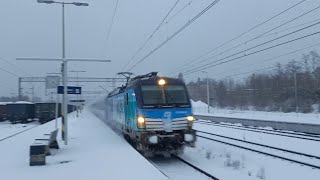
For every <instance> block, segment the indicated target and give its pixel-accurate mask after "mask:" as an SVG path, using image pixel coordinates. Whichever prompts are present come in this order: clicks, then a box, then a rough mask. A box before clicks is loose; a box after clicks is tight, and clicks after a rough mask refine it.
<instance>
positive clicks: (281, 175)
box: [181, 138, 320, 180]
mask: <svg viewBox="0 0 320 180" xmlns="http://www.w3.org/2000/svg"><path fill="white" fill-rule="evenodd" d="M181 157H182V158H183V159H185V160H187V161H189V162H190V163H192V164H194V165H197V166H198V167H199V168H201V169H203V170H205V171H206V172H208V173H210V174H214V175H215V176H216V177H219V178H220V179H223V180H235V179H236V180H249V179H256V180H259V179H266V180H284V179H290V180H300V179H308V180H318V179H319V178H320V170H318V169H312V168H310V167H306V166H301V165H299V164H295V163H291V162H288V161H284V160H280V159H277V158H272V157H270V156H266V155H262V154H258V153H254V152H251V151H247V150H243V149H239V148H237V147H232V146H228V145H224V144H221V143H218V142H213V141H209V140H206V139H202V138H198V140H197V143H196V148H186V151H185V153H184V154H183V155H182V156H181Z"/></svg>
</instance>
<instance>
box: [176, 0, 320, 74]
mask: <svg viewBox="0 0 320 180" xmlns="http://www.w3.org/2000/svg"><path fill="white" fill-rule="evenodd" d="M319 8H320V6H317V7H316V8H313V9H311V10H309V11H307V12H305V13H303V14H301V15H299V16H297V17H295V18H293V19H291V20H289V21H287V22H285V23H282V24H280V25H279V26H277V27H275V28H272V29H271V30H268V31H266V32H264V33H262V34H260V35H258V36H256V37H254V38H252V39H250V40H248V41H246V42H243V43H240V44H238V45H236V46H233V47H231V48H229V49H227V50H225V51H223V52H220V53H218V54H215V55H213V56H210V57H208V58H205V59H203V60H202V61H199V62H197V63H201V62H206V61H208V60H210V59H212V58H214V57H217V56H219V55H222V54H224V53H226V52H229V51H231V50H233V49H236V48H238V47H240V46H242V45H246V44H247V43H248V42H251V41H253V40H256V39H258V38H260V37H262V36H263V35H265V34H268V33H270V32H272V31H273V30H275V29H278V28H280V27H282V26H284V25H286V24H288V23H290V22H293V21H295V20H297V19H299V18H301V17H303V16H305V15H307V14H309V13H311V12H313V11H315V10H317V9H319ZM187 68H188V67H186V68H183V69H181V70H185V69H187Z"/></svg>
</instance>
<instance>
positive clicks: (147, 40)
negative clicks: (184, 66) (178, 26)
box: [122, 0, 180, 69]
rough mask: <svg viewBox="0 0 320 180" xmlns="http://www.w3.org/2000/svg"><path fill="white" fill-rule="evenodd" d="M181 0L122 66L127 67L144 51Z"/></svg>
mask: <svg viewBox="0 0 320 180" xmlns="http://www.w3.org/2000/svg"><path fill="white" fill-rule="evenodd" d="M179 1H180V0H177V1H176V2H175V3H174V5H173V6H172V7H171V8H170V10H169V12H168V13H167V14H166V15H165V17H164V18H163V19H162V20H161V22H160V24H159V25H158V26H157V28H156V29H155V30H154V31H153V32H152V33H151V34H150V36H149V37H148V39H146V40H145V41H144V42H143V43H142V46H140V47H139V49H138V51H137V52H135V53H134V55H133V56H132V57H131V59H130V61H129V62H128V63H127V64H126V65H125V66H124V67H123V68H122V69H126V68H127V66H128V65H130V63H131V62H132V61H133V60H134V59H135V58H136V56H137V55H138V54H139V53H140V52H141V51H142V49H143V48H144V47H145V45H146V44H147V43H148V42H149V41H150V40H151V39H152V38H153V36H154V34H155V33H156V32H157V31H158V30H159V29H160V27H161V26H162V25H163V23H164V22H165V20H166V19H167V17H168V16H169V15H170V14H171V12H172V11H173V9H174V8H175V7H176V6H177V4H178V3H179Z"/></svg>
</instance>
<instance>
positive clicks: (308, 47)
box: [211, 43, 320, 76]
mask: <svg viewBox="0 0 320 180" xmlns="http://www.w3.org/2000/svg"><path fill="white" fill-rule="evenodd" d="M317 46H320V43H317V44H314V45H311V46H307V47H304V48H300V49H297V50H294V51H290V52H287V53H284V54H280V55H278V56H274V57H271V58H268V59H264V60H262V63H265V62H268V61H271V60H274V59H278V58H280V57H284V56H288V55H290V54H295V53H297V52H300V51H303V50H306V49H310V48H313V47H317ZM245 67H246V68H247V67H248V66H247V65H246V66H245ZM239 69H243V68H235V69H233V70H231V71H232V72H234V71H235V70H239ZM221 74H225V72H223V73H215V74H212V75H211V76H217V75H221Z"/></svg>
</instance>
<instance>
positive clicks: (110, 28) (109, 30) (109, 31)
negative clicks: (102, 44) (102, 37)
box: [106, 0, 119, 47]
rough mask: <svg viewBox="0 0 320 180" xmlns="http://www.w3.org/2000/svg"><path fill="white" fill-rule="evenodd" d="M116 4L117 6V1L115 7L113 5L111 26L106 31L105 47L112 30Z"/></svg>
mask: <svg viewBox="0 0 320 180" xmlns="http://www.w3.org/2000/svg"><path fill="white" fill-rule="evenodd" d="M118 4H119V0H117V2H116V5H115V7H114V10H113V14H112V19H111V24H110V27H109V29H108V33H107V38H106V45H107V47H108V41H109V37H110V34H111V30H112V26H113V22H114V18H115V15H116V12H117V9H118Z"/></svg>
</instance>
